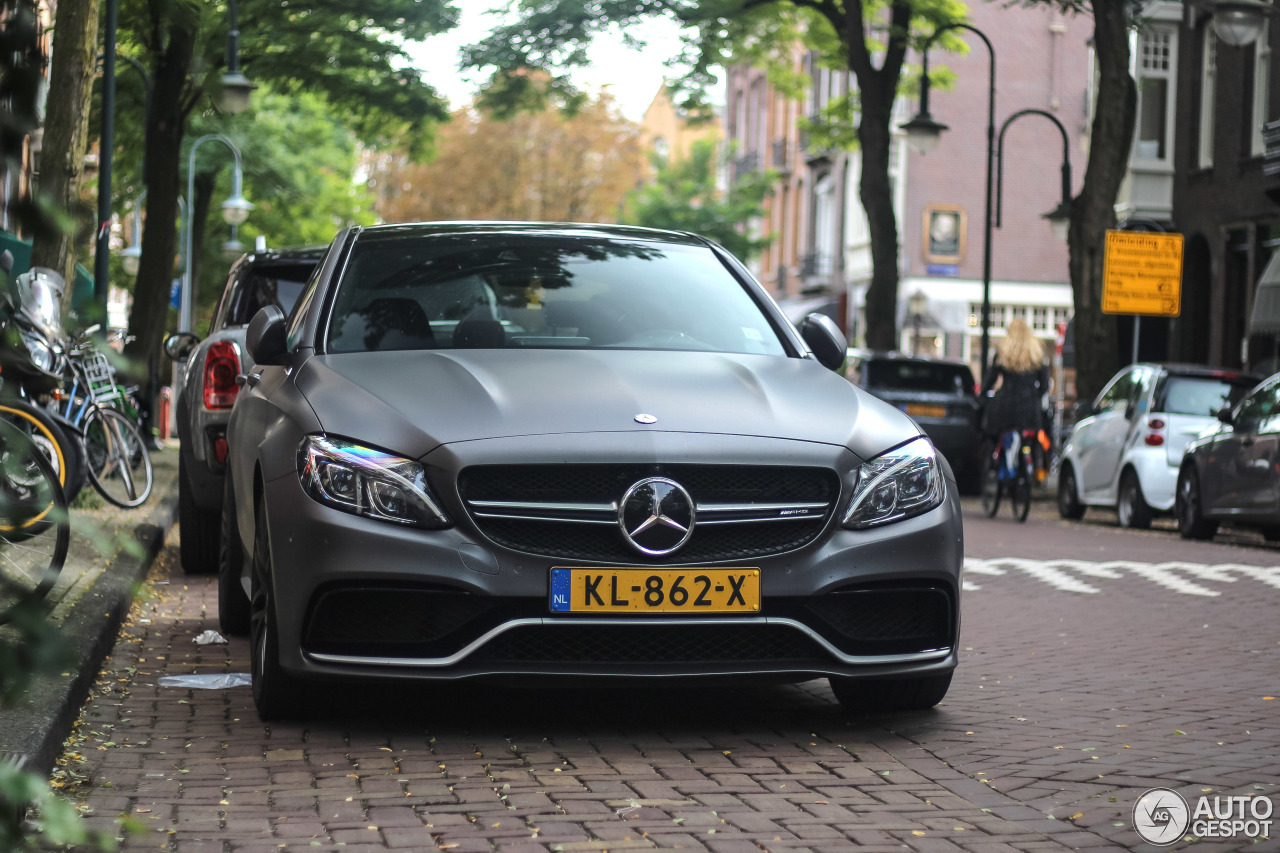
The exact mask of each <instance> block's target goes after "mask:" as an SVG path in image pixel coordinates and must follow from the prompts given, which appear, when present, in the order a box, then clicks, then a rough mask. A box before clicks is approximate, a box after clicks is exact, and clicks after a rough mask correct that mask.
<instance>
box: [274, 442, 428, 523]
mask: <svg viewBox="0 0 1280 853" xmlns="http://www.w3.org/2000/svg"><path fill="white" fill-rule="evenodd" d="M298 479H300V480H301V481H302V488H303V489H304V490H306V493H307V494H308V495H310V496H311V497H313V498H314V499H316V500H317V501H319V502H320V503H322V504H325V505H326V506H331V507H333V508H334V509H340V510H342V511H343V512H349V513H352V514H353V515H363V516H365V517H367V518H376V519H379V520H381V521H391V522H395V523H397V524H407V525H412V526H414V527H426V528H431V529H438V528H442V527H448V526H449V525H450V523H451V522H450V521H449V517H448V516H447V515H445V513H444V510H443V509H441V508H440V505H439V504H438V503H437V502H436V500H435V498H434V497H433V496H432V495H431V491H430V489H428V488H427V476H426V472H425V470H424V469H423V467H422V464H421V463H419V462H414V461H413V460H412V459H404V458H401V457H399V456H393V455H392V454H390V453H386V452H384V451H381V450H375V449H373V448H371V447H363V446H361V445H359V444H353V443H351V442H347V441H340V440H338V439H334V438H329V437H327V436H323V435H309V436H306V437H305V438H303V439H302V442H301V444H299V445H298Z"/></svg>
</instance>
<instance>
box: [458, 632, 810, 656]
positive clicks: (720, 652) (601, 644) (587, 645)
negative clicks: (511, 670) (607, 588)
mask: <svg viewBox="0 0 1280 853" xmlns="http://www.w3.org/2000/svg"><path fill="white" fill-rule="evenodd" d="M468 660H469V661H470V662H474V663H484V664H503V663H519V664H525V665H533V664H542V665H554V664H611V665H627V664H630V665H643V664H658V665H661V664H712V665H725V664H742V665H746V664H761V663H768V664H783V663H785V664H788V665H792V666H795V665H814V666H816V665H820V664H823V663H830V661H831V655H830V654H829V653H828V652H826V651H825V650H824V649H823V648H822V647H821V646H820V645H819V644H818V643H816V642H814V641H813V640H812V639H810V638H809V637H807V636H805V635H804V634H802V633H801V632H800V631H797V630H796V629H794V628H789V627H786V626H783V625H764V624H760V625H732V624H729V625H652V626H648V625H535V626H528V627H522V628H515V629H513V630H511V631H507V632H506V633H505V634H502V635H501V636H499V637H496V638H495V639H494V640H493V641H492V642H490V643H488V644H486V645H485V646H484V648H482V649H481V650H479V651H478V652H477V653H476V654H474V655H472V656H471V657H470V658H469V659H468Z"/></svg>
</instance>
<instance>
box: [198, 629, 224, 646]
mask: <svg viewBox="0 0 1280 853" xmlns="http://www.w3.org/2000/svg"><path fill="white" fill-rule="evenodd" d="M226 641H227V638H226V637H224V636H222V635H221V634H219V633H218V632H217V631H212V630H210V631H205V632H203V633H201V634H200V635H199V636H197V637H196V638H195V639H194V640H192V641H191V642H193V643H196V644H198V645H201V646H207V645H210V644H212V643H225V642H226Z"/></svg>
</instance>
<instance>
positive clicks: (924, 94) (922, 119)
mask: <svg viewBox="0 0 1280 853" xmlns="http://www.w3.org/2000/svg"><path fill="white" fill-rule="evenodd" d="M947 30H968V31H969V32H971V33H973V34H974V35H976V36H977V37H978V38H980V39H982V41H983V43H984V44H985V45H986V46H987V53H988V54H989V55H990V57H991V63H990V71H989V74H988V79H987V187H986V196H987V198H986V201H987V209H986V218H985V220H984V222H985V225H986V227H985V228H984V229H983V234H982V238H983V241H982V368H981V369H982V372H983V373H985V372H986V370H987V357H988V355H989V354H990V350H991V193H992V168H991V167H992V161H993V160H994V159H995V142H996V50H995V48H994V47H992V46H991V39H989V38H987V36H986V33H984V32H982V30H980V29H978V28H977V27H975V26H972V25H971V24H964V23H958V22H957V23H954V24H943V25H942V26H940V27H938V28H937V29H936V30H934V31H933V35H931V36H929V38H928V40H926V41H925V43H924V47H923V48H921V60H920V65H921V76H920V112H919V113H918V114H917V115H916V117H915V118H913V119H912V120H911V121H909V122H907V123H906V124H904V125H902V129H903V130H905V131H906V132H907V139H908V141H909V142H910V143H911V146H912V147H913V148H914V149H915V150H916V151H918V152H920V153H921V154H927V153H929V152H930V151H932V150H933V149H935V148H937V147H938V142H939V140H940V137H941V136H942V131H944V130H946V129H947V126H946V125H945V124H941V123H939V122H937V121H934V119H933V116H931V115H930V114H929V46H930V45H932V44H933V43H934V41H935V40H937V38H938V36H940V35H942V34H943V33H945V32H946V31H947Z"/></svg>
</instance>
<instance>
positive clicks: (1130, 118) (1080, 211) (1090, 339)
mask: <svg viewBox="0 0 1280 853" xmlns="http://www.w3.org/2000/svg"><path fill="white" fill-rule="evenodd" d="M1092 5H1093V19H1094V48H1095V50H1096V53H1097V57H1098V69H1099V78H1098V97H1097V105H1098V106H1097V110H1096V112H1095V113H1094V117H1093V126H1092V129H1091V130H1090V136H1089V162H1088V165H1087V166H1086V171H1085V175H1084V186H1083V188H1082V189H1081V190H1080V195H1078V196H1076V198H1075V199H1074V200H1073V201H1072V204H1071V230H1070V236H1069V238H1068V245H1069V247H1070V251H1071V259H1070V270H1071V291H1072V295H1073V298H1074V300H1075V323H1074V329H1075V351H1076V396H1077V397H1078V398H1079V399H1081V400H1088V399H1092V398H1093V396H1094V395H1095V394H1097V393H1098V391H1100V390H1101V389H1102V387H1103V386H1104V385H1105V384H1106V383H1107V380H1108V379H1110V378H1111V376H1112V375H1113V374H1114V373H1115V372H1116V370H1117V369H1118V368H1119V366H1120V358H1119V352H1118V349H1117V343H1116V319H1115V317H1113V316H1111V315H1108V314H1103V313H1102V266H1103V261H1104V259H1105V249H1106V236H1107V235H1106V232H1107V229H1108V228H1112V227H1114V226H1115V221H1116V216H1115V200H1116V197H1117V195H1118V194H1119V192H1120V184H1121V182H1122V181H1123V180H1124V176H1125V172H1126V170H1127V169H1128V168H1129V151H1130V148H1131V146H1132V144H1133V125H1134V116H1135V113H1136V110H1137V101H1138V92H1137V87H1136V86H1135V85H1134V82H1133V78H1132V77H1130V76H1129V21H1128V19H1127V17H1126V14H1125V13H1126V10H1127V5H1128V4H1125V3H1117V2H1115V0H1093V2H1092Z"/></svg>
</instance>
